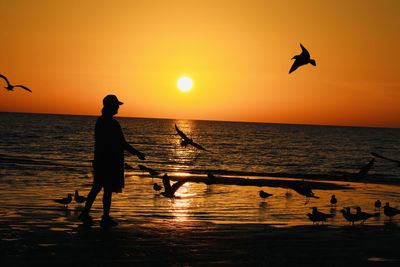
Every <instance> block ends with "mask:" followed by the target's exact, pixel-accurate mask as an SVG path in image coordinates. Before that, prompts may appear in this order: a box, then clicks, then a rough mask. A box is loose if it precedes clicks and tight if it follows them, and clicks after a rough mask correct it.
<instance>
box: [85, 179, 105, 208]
mask: <svg viewBox="0 0 400 267" xmlns="http://www.w3.org/2000/svg"><path fill="white" fill-rule="evenodd" d="M102 188H103V186H102V185H100V184H98V183H93V185H92V189H90V192H89V194H88V197H87V200H86V204H85V208H84V209H83V211H82V213H86V214H89V212H90V209H91V208H92V205H93V202H94V201H95V199H96V197H97V195H98V194H99V193H100V191H101V189H102Z"/></svg>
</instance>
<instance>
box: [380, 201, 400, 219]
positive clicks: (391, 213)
mask: <svg viewBox="0 0 400 267" xmlns="http://www.w3.org/2000/svg"><path fill="white" fill-rule="evenodd" d="M383 213H384V214H385V215H386V216H388V217H389V218H390V219H392V217H394V216H396V215H397V214H400V210H399V209H396V208H393V207H390V206H389V202H386V204H385V206H384V207H383Z"/></svg>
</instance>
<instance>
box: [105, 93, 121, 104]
mask: <svg viewBox="0 0 400 267" xmlns="http://www.w3.org/2000/svg"><path fill="white" fill-rule="evenodd" d="M122 104H123V103H122V102H121V101H119V100H118V98H117V97H116V96H115V95H107V96H106V97H104V98H103V106H114V105H122Z"/></svg>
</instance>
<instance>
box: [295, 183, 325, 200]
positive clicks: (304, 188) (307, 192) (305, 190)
mask: <svg viewBox="0 0 400 267" xmlns="http://www.w3.org/2000/svg"><path fill="white" fill-rule="evenodd" d="M292 189H293V190H294V191H296V192H297V193H299V194H300V195H302V196H305V197H306V202H305V203H304V204H307V203H308V201H309V200H310V198H319V196H316V195H315V194H314V192H313V191H312V189H311V186H310V185H309V184H308V183H302V184H298V185H295V186H293V187H292Z"/></svg>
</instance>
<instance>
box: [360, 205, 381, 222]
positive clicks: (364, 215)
mask: <svg viewBox="0 0 400 267" xmlns="http://www.w3.org/2000/svg"><path fill="white" fill-rule="evenodd" d="M356 211H357V212H356V216H357V217H358V219H359V220H360V221H361V223H362V224H363V223H364V222H365V221H366V220H368V219H369V218H372V217H379V216H380V213H379V212H376V213H367V212H363V211H361V208H360V207H356Z"/></svg>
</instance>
